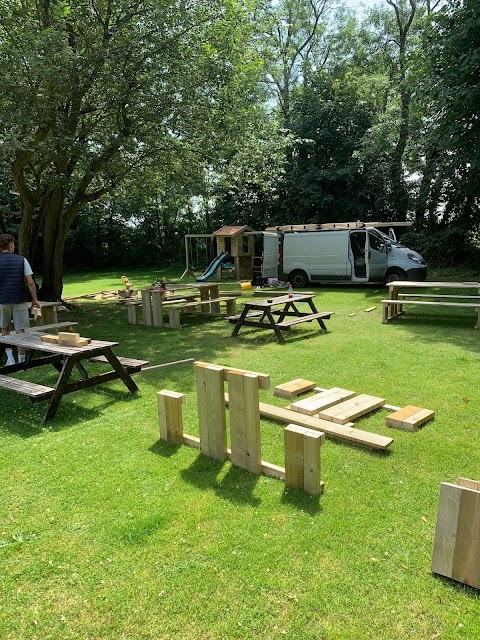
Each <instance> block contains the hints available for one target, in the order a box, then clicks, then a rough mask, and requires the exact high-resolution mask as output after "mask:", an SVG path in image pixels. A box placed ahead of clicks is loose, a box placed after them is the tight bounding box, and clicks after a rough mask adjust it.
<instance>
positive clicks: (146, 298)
mask: <svg viewBox="0 0 480 640" xmlns="http://www.w3.org/2000/svg"><path fill="white" fill-rule="evenodd" d="M142 310H143V324H144V325H146V326H148V327H151V326H152V299H151V297H150V291H147V290H144V291H142Z"/></svg>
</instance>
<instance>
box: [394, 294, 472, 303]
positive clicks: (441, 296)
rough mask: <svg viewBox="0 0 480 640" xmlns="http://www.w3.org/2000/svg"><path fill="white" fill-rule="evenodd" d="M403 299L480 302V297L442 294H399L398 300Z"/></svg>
mask: <svg viewBox="0 0 480 640" xmlns="http://www.w3.org/2000/svg"><path fill="white" fill-rule="evenodd" d="M403 298H445V299H447V300H450V299H454V298H457V299H460V300H478V302H480V296H459V295H450V294H441V293H399V294H398V299H399V300H400V299H403Z"/></svg>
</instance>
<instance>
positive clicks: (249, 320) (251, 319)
mask: <svg viewBox="0 0 480 640" xmlns="http://www.w3.org/2000/svg"><path fill="white" fill-rule="evenodd" d="M313 298H314V295H313V294H298V293H296V294H294V295H293V297H290V296H288V295H283V296H277V297H275V298H267V299H265V300H253V299H252V300H249V301H246V302H244V303H243V304H244V307H243V311H242V313H241V314H240V315H239V316H233V317H230V318H229V321H230V322H231V323H232V324H233V323H235V328H234V329H233V332H232V338H233V337H235V336H236V335H238V332H239V331H240V329H241V328H242V327H257V328H261V329H268V330H272V331H274V333H275V335H276V336H277V339H278V341H279V342H285V338H284V337H283V334H282V331H288V330H289V329H290V327H292V326H293V325H296V324H300V323H302V322H312V320H316V321H317V322H318V324H319V326H320V330H321V331H326V330H327V327H326V326H325V323H324V320H328V319H329V318H330V316H331V315H332V314H333V313H334V312H333V311H320V312H319V311H317V309H316V307H315V304H314V303H313ZM300 303H306V304H307V305H308V306H309V308H310V310H309V311H307V312H305V311H300V310H299V309H298V307H297V304H300ZM274 307H279V308H278V309H275V308H274ZM285 318H288V319H287V320H285Z"/></svg>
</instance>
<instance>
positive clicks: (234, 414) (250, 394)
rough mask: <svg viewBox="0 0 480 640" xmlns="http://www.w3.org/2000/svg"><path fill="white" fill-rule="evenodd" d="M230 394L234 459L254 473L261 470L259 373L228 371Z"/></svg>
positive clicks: (234, 461) (237, 464)
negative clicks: (257, 374)
mask: <svg viewBox="0 0 480 640" xmlns="http://www.w3.org/2000/svg"><path fill="white" fill-rule="evenodd" d="M227 381H228V389H229V397H230V405H229V408H230V439H231V445H232V456H231V460H232V463H233V464H234V465H236V466H237V467H241V468H242V469H247V470H248V471H250V472H251V473H255V474H260V473H262V454H261V444H260V410H259V395H258V376H256V375H255V374H251V373H237V372H235V371H230V372H229V373H228V374H227Z"/></svg>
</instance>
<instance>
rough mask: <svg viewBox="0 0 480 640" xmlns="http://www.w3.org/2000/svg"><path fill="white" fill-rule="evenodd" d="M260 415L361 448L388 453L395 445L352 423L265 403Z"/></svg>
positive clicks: (386, 438) (389, 439)
mask: <svg viewBox="0 0 480 640" xmlns="http://www.w3.org/2000/svg"><path fill="white" fill-rule="evenodd" d="M225 402H226V404H228V402H229V397H228V393H226V394H225ZM259 410H260V415H261V416H264V417H265V418H269V419H271V420H276V421H277V422H283V423H286V424H289V423H290V422H291V423H294V424H298V425H300V426H303V427H308V428H309V429H315V430H316V431H322V432H323V433H325V436H326V437H327V438H332V439H333V440H340V441H341V442H348V443H349V444H355V445H358V446H360V447H366V448H368V449H378V450H380V451H387V450H388V448H389V447H390V445H391V444H392V443H393V438H389V437H387V436H381V435H378V434H376V433H371V432H369V431H363V430H362V429H355V428H354V425H353V423H352V422H350V423H347V424H335V423H334V422H329V421H328V420H321V419H320V418H316V417H314V416H304V415H302V414H301V413H298V412H297V411H289V410H288V409H282V408H281V407H275V406H274V405H271V404H266V403H265V402H260V403H259Z"/></svg>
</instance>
